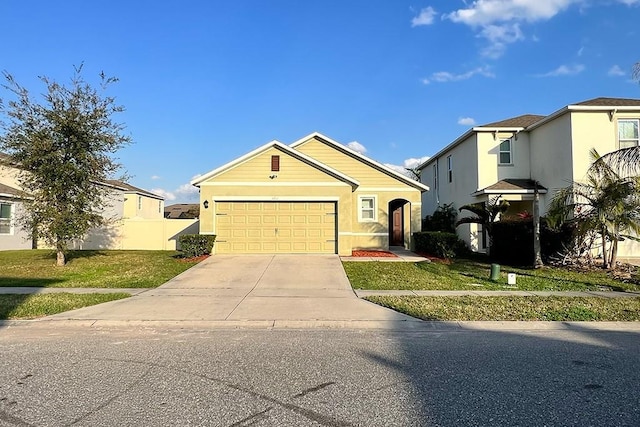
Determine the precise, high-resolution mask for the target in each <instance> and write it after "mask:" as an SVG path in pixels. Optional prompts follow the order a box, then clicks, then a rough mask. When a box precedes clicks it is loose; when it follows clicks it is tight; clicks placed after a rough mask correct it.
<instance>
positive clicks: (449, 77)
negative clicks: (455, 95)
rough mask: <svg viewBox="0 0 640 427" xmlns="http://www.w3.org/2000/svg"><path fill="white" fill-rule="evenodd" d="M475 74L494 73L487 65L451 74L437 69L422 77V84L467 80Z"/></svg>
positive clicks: (493, 75) (487, 74)
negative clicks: (435, 71)
mask: <svg viewBox="0 0 640 427" xmlns="http://www.w3.org/2000/svg"><path fill="white" fill-rule="evenodd" d="M475 75H480V76H484V77H495V74H493V72H492V71H491V69H490V68H489V67H488V66H484V67H478V68H474V69H473V70H470V71H467V72H466V73H462V74H453V73H450V72H448V71H438V72H437V73H433V74H432V75H431V76H429V77H428V78H425V79H422V83H423V84H429V83H430V82H438V83H446V82H457V81H460V80H467V79H470V78H471V77H473V76H475Z"/></svg>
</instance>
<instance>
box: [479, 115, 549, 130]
mask: <svg viewBox="0 0 640 427" xmlns="http://www.w3.org/2000/svg"><path fill="white" fill-rule="evenodd" d="M544 118H545V116H539V115H537V114H523V115H522V116H517V117H511V118H510V119H505V120H501V121H499V122H493V123H489V124H486V125H482V126H481V127H483V128H526V127H527V126H531V125H532V124H534V123H535V122H538V121H540V120H542V119H544Z"/></svg>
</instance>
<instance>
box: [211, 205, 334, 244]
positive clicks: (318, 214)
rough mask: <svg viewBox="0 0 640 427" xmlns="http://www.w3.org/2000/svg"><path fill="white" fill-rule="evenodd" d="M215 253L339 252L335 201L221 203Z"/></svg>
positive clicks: (216, 224) (218, 213) (218, 209)
mask: <svg viewBox="0 0 640 427" xmlns="http://www.w3.org/2000/svg"><path fill="white" fill-rule="evenodd" d="M214 205H215V214H214V215H215V219H214V221H215V228H216V230H217V232H216V235H217V237H216V243H215V247H216V253H218V254H234V253H243V254H248V253H328V254H334V253H337V225H336V223H337V214H336V202H323V201H228V202H227V201H218V202H216V203H215V204H214Z"/></svg>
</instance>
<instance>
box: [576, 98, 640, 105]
mask: <svg viewBox="0 0 640 427" xmlns="http://www.w3.org/2000/svg"><path fill="white" fill-rule="evenodd" d="M574 105H582V106H592V107H593V106H597V107H627V106H631V107H640V99H633V98H603V97H601V98H593V99H588V100H586V101H582V102H578V103H577V104H574Z"/></svg>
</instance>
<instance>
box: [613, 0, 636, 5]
mask: <svg viewBox="0 0 640 427" xmlns="http://www.w3.org/2000/svg"><path fill="white" fill-rule="evenodd" d="M618 1H619V2H620V3H622V4H626V5H627V6H635V5H636V4H637V5H640V0H618Z"/></svg>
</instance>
